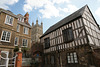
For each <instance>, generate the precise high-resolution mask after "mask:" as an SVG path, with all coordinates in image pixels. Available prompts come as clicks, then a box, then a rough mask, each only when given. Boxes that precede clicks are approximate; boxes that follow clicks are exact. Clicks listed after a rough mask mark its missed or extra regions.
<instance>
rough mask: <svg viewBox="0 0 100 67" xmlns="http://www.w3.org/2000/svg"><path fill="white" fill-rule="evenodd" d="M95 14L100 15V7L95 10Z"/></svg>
mask: <svg viewBox="0 0 100 67" xmlns="http://www.w3.org/2000/svg"><path fill="white" fill-rule="evenodd" d="M95 14H96V15H97V16H98V17H100V7H99V8H98V9H97V10H96V11H95Z"/></svg>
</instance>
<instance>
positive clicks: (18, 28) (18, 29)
mask: <svg viewBox="0 0 100 67" xmlns="http://www.w3.org/2000/svg"><path fill="white" fill-rule="evenodd" d="M17 26H18V27H17V32H19V31H20V25H19V24H17Z"/></svg>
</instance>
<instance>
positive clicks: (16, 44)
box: [15, 37, 18, 46]
mask: <svg viewBox="0 0 100 67" xmlns="http://www.w3.org/2000/svg"><path fill="white" fill-rule="evenodd" d="M15 46H18V37H15Z"/></svg>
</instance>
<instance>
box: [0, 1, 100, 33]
mask: <svg viewBox="0 0 100 67" xmlns="http://www.w3.org/2000/svg"><path fill="white" fill-rule="evenodd" d="M86 4H87V5H88V6H89V8H90V10H91V12H92V14H93V16H94V18H95V19H96V21H97V23H98V24H99V25H100V0H0V8H3V9H5V10H10V11H11V12H13V13H14V14H15V15H17V14H22V15H23V16H24V15H25V13H26V12H28V13H29V23H30V25H31V24H32V22H34V24H36V20H37V19H38V21H39V24H41V22H43V32H45V31H46V30H47V29H48V28H49V27H50V26H52V25H54V24H55V23H57V22H59V21H60V20H62V19H63V18H65V17H67V16H68V15H70V14H72V13H73V12H75V11H76V10H78V9H80V8H81V7H83V6H85V5H86Z"/></svg>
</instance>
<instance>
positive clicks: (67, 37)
mask: <svg viewBox="0 0 100 67" xmlns="http://www.w3.org/2000/svg"><path fill="white" fill-rule="evenodd" d="M62 32H63V41H64V42H71V41H73V39H74V35H73V31H72V28H67V29H65V30H63V31H62Z"/></svg>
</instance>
